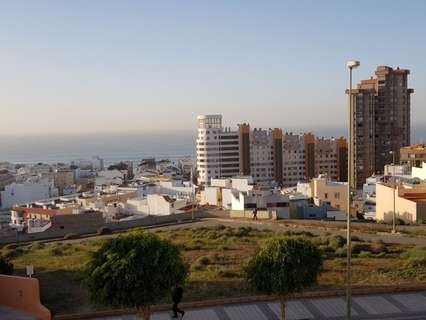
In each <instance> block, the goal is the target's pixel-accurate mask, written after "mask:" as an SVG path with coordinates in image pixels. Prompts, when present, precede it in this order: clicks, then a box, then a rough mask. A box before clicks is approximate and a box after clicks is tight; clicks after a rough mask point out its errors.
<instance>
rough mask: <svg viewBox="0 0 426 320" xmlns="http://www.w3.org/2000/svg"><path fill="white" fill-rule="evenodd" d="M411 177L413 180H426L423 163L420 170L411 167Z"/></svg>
mask: <svg viewBox="0 0 426 320" xmlns="http://www.w3.org/2000/svg"><path fill="white" fill-rule="evenodd" d="M411 170H412V171H411V177H413V178H419V179H422V180H424V179H426V165H425V163H424V162H423V167H422V168H417V167H413V168H411Z"/></svg>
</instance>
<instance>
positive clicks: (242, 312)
mask: <svg viewBox="0 0 426 320" xmlns="http://www.w3.org/2000/svg"><path fill="white" fill-rule="evenodd" d="M279 310H280V308H279V305H278V303H276V302H273V301H271V302H259V303H252V304H238V305H223V306H216V307H211V308H201V309H190V310H186V315H185V317H184V319H185V320H279V319H280V318H279V315H280V313H279V312H280V311H279ZM345 315H346V302H345V299H344V297H337V298H313V299H303V300H290V301H289V302H288V303H287V307H286V316H287V318H286V319H288V320H303V319H304V320H307V319H312V320H326V319H333V320H344V319H346V318H345ZM352 315H353V317H352V319H354V320H355V319H388V320H418V319H426V293H425V292H415V293H398V294H384V295H369V296H357V297H354V298H353V300H352ZM100 319H101V318H98V319H96V320H100ZM133 319H135V320H136V319H138V318H137V317H136V316H135V315H126V316H115V317H103V318H102V320H133ZM168 319H171V316H170V313H169V312H160V313H156V314H154V315H153V316H152V320H168Z"/></svg>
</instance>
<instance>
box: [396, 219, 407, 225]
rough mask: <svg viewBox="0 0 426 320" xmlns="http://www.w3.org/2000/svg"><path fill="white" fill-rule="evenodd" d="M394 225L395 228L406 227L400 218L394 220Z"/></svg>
mask: <svg viewBox="0 0 426 320" xmlns="http://www.w3.org/2000/svg"><path fill="white" fill-rule="evenodd" d="M395 224H396V225H397V226H405V225H406V223H405V221H404V220H402V219H401V218H396V219H395Z"/></svg>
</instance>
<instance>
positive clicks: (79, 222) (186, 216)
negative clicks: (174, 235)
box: [0, 209, 228, 244]
mask: <svg viewBox="0 0 426 320" xmlns="http://www.w3.org/2000/svg"><path fill="white" fill-rule="evenodd" d="M194 214H195V217H196V218H208V217H224V216H226V217H227V216H228V213H227V211H221V210H203V209H201V210H198V211H195V212H194ZM191 219H192V214H191V212H185V213H177V214H171V215H166V216H147V217H145V218H141V219H136V220H127V221H120V222H119V221H117V222H109V223H106V222H104V219H103V218H102V216H101V214H99V213H87V214H75V215H66V216H56V217H54V219H52V227H50V228H49V229H47V230H46V231H44V232H40V233H32V234H19V235H16V234H15V235H13V236H9V237H2V238H0V244H7V243H16V242H27V241H33V240H47V239H55V238H62V237H64V236H65V235H67V234H70V233H75V234H78V235H88V234H95V233H96V232H97V231H98V229H99V228H101V227H106V228H108V229H110V230H112V231H120V230H126V229H131V228H137V227H148V226H155V225H162V224H169V223H175V222H179V221H189V220H191Z"/></svg>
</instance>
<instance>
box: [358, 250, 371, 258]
mask: <svg viewBox="0 0 426 320" xmlns="http://www.w3.org/2000/svg"><path fill="white" fill-rule="evenodd" d="M358 258H373V255H372V254H371V252H369V251H361V252H360V253H359V254H358Z"/></svg>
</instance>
